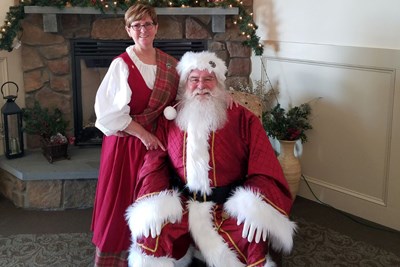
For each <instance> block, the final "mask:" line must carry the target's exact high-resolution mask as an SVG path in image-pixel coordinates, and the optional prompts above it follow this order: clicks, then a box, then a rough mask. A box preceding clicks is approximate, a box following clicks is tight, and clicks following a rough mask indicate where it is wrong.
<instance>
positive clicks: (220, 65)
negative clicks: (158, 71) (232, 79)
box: [176, 51, 227, 86]
mask: <svg viewBox="0 0 400 267" xmlns="http://www.w3.org/2000/svg"><path fill="white" fill-rule="evenodd" d="M194 69H198V70H208V71H209V72H213V73H215V76H216V77H217V80H218V82H219V83H220V84H223V83H224V82H225V79H226V77H225V73H226V71H227V68H226V65H225V62H224V61H223V60H222V59H220V58H218V57H217V55H216V54H215V53H214V52H209V51H203V52H186V53H185V54H184V55H183V56H182V58H181V60H180V61H179V63H178V66H177V67H176V70H177V71H178V74H179V75H180V85H181V86H182V85H184V83H185V82H186V80H187V78H188V76H189V74H190V72H191V71H192V70H194Z"/></svg>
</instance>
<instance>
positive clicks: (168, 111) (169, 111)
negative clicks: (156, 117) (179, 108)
mask: <svg viewBox="0 0 400 267" xmlns="http://www.w3.org/2000/svg"><path fill="white" fill-rule="evenodd" d="M163 113H164V117H165V118H166V119H167V120H169V121H172V120H174V119H175V118H176V115H177V112H176V109H175V108H174V107H171V106H168V107H165V109H164V112H163Z"/></svg>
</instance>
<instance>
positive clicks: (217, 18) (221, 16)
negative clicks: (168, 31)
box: [24, 6, 239, 32]
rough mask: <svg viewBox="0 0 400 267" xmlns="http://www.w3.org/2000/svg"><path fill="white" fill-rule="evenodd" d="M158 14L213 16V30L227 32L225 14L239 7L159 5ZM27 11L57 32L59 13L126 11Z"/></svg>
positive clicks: (31, 8) (120, 12)
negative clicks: (40, 15) (37, 15)
mask: <svg viewBox="0 0 400 267" xmlns="http://www.w3.org/2000/svg"><path fill="white" fill-rule="evenodd" d="M155 9H156V12H157V15H161V16H163V15H164V16H178V15H184V16H185V15H186V16H204V15H208V16H211V17H212V31H213V32H225V16H226V15H238V14H239V8H237V7H229V8H221V7H213V8H208V7H157V8H155ZM24 11H25V13H27V14H28V13H31V14H42V15H43V30H44V31H45V32H57V31H58V27H57V14H80V15H93V14H94V15H113V16H115V15H121V16H122V15H123V14H124V13H125V11H123V10H118V11H113V10H109V11H105V12H102V11H101V10H99V9H95V8H93V7H66V8H63V9H60V8H57V7H42V6H25V7H24Z"/></svg>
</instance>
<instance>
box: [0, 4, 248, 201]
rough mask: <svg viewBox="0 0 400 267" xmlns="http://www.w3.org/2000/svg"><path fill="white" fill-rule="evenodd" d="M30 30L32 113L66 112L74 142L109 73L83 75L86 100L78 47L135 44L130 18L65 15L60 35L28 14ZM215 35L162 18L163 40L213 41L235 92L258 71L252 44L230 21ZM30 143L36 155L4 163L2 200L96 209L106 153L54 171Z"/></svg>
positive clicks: (185, 20) (199, 22) (179, 19)
mask: <svg viewBox="0 0 400 267" xmlns="http://www.w3.org/2000/svg"><path fill="white" fill-rule="evenodd" d="M245 2H246V1H245ZM245 5H246V6H248V7H249V9H251V7H252V1H247V2H246V3H245ZM22 28H23V34H22V39H21V41H22V62H23V64H22V71H23V76H24V89H25V103H26V106H27V107H31V106H32V105H33V103H34V101H38V102H39V103H40V104H41V105H42V106H44V107H48V108H53V107H58V108H59V109H61V111H63V112H64V114H65V115H66V116H67V118H66V119H68V120H69V121H70V130H69V133H68V134H70V135H74V134H75V132H76V129H74V128H76V127H77V125H82V124H81V122H80V121H79V120H80V119H79V116H78V117H77V116H76V113H77V112H78V113H79V112H81V111H80V110H79V109H83V108H82V106H84V107H85V108H87V109H92V106H93V104H92V103H94V96H95V90H96V86H97V85H96V83H98V82H99V81H100V80H101V79H102V76H103V75H104V73H105V71H106V69H107V68H104V69H102V70H98V69H96V70H95V71H94V70H90V69H85V71H84V72H80V73H81V76H84V77H85V82H86V83H90V84H92V86H93V87H94V89H93V88H92V91H91V93H89V94H88V95H86V96H85V99H80V98H81V95H82V93H79V92H78V91H76V90H77V84H78V83H79V82H78V81H77V79H76V75H74V71H75V70H76V68H77V66H76V64H80V63H79V62H80V60H81V59H79V60H78V61H79V62H78V63H77V60H76V58H73V56H74V54H75V51H73V49H72V44H73V43H74V42H79V41H82V40H91V41H93V40H102V41H104V42H108V41H112V42H114V41H119V42H122V43H125V42H131V40H130V38H129V37H128V35H127V33H126V32H125V29H124V22H123V18H122V16H117V15H93V14H58V15H57V28H58V30H57V32H56V33H48V32H45V31H44V30H43V29H44V26H43V16H42V14H26V17H25V19H24V20H23V21H22ZM212 28H213V27H212V19H211V16H208V15H201V16H200V15H196V16H189V15H184V16H183V15H179V16H170V15H162V16H159V29H158V34H157V36H156V39H157V41H164V40H169V41H171V40H175V41H188V40H192V41H193V40H194V41H196V40H197V41H200V42H205V43H206V47H208V50H210V51H214V52H216V53H217V55H218V56H219V57H221V58H222V59H224V60H225V61H226V62H227V66H228V73H227V81H226V83H227V86H232V87H234V88H235V87H237V85H238V84H239V83H242V84H247V83H248V82H249V79H250V71H251V60H250V56H251V48H249V47H245V46H243V45H242V41H243V40H244V39H243V38H244V37H243V36H242V35H240V32H239V29H238V26H237V25H235V24H233V23H232V22H231V20H230V16H227V17H226V27H225V32H218V33H215V32H213V31H212ZM107 60H109V59H107ZM92 63H93V62H92ZM88 64H89V65H90V62H88ZM93 71H94V72H95V76H98V77H97V81H95V82H93V81H92V78H90V76H88V75H89V72H93ZM92 77H93V76H92ZM93 84H94V85H93ZM77 97H78V98H79V99H80V100H79V101H81V102H82V103H83V104H82V106H80V107H79V105H77V102H78V101H76V98H77ZM88 103H89V104H88ZM90 112H92V111H91V110H90V111H88V112H87V113H85V112H81V115H82V116H89V117H90V114H91V113H90ZM83 113H85V115H83ZM88 114H89V115H88ZM76 118H78V121H77V120H76ZM81 120H82V121H83V117H82V118H81ZM26 143H27V147H28V151H27V153H26V155H25V156H24V157H22V158H18V159H14V160H0V177H1V179H0V193H2V194H3V195H4V196H6V197H7V198H9V199H11V200H12V201H13V203H14V204H15V205H16V206H18V207H22V208H33V209H68V208H87V207H91V206H92V203H93V198H94V194H95V189H96V183H97V173H98V166H99V158H100V146H87V147H85V146H73V147H71V148H70V152H69V153H70V155H71V160H62V161H60V162H55V163H53V164H50V163H48V162H47V160H46V159H45V158H44V157H43V155H41V153H40V151H39V150H37V149H35V148H38V147H39V139H38V137H35V136H27V138H26Z"/></svg>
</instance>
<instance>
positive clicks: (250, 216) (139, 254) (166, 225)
mask: <svg viewBox="0 0 400 267" xmlns="http://www.w3.org/2000/svg"><path fill="white" fill-rule="evenodd" d="M158 129H159V130H158V137H159V138H160V140H161V141H162V142H163V143H164V144H165V145H166V147H167V151H165V152H164V151H162V150H161V149H158V150H155V151H149V152H148V153H147V155H146V157H145V162H144V165H143V168H142V170H141V172H140V175H139V182H138V185H137V186H136V188H137V190H138V192H137V195H138V199H137V201H136V202H135V203H134V204H133V205H132V206H131V207H130V208H129V209H128V210H127V221H128V224H129V227H130V229H131V232H132V240H133V242H132V246H131V249H130V256H129V262H130V265H131V266H174V263H175V264H177V262H178V263H179V262H181V263H182V262H183V263H184V262H186V260H187V259H188V258H190V257H191V255H190V253H191V251H192V250H196V251H200V252H201V255H202V256H203V257H204V260H205V261H206V262H207V264H208V265H209V266H221V267H222V266H230V267H233V266H267V264H268V262H267V261H268V248H269V246H271V247H272V248H274V249H276V250H283V251H284V252H289V251H290V250H291V248H292V245H293V234H294V231H295V228H296V226H295V224H294V223H293V222H291V221H290V220H289V218H288V213H289V211H290V209H291V205H292V199H291V195H290V192H289V190H288V184H287V182H286V180H285V178H284V176H283V172H282V169H281V167H280V165H279V162H278V160H277V158H276V156H275V153H274V151H273V149H272V147H271V144H270V143H269V140H268V137H267V135H266V133H265V130H264V129H263V127H262V125H261V122H260V120H259V118H257V117H256V116H255V115H254V114H253V113H251V112H250V111H248V110H247V109H246V108H244V107H242V106H239V107H233V109H228V110H227V121H226V123H225V125H224V127H223V128H222V129H219V130H217V131H215V132H210V133H209V135H208V136H207V135H206V136H202V134H199V133H196V132H191V131H189V130H188V131H185V132H184V131H182V130H180V128H179V127H178V126H177V124H176V123H175V121H167V120H165V119H161V121H160V124H159V128H158ZM171 170H172V171H173V172H174V173H175V176H176V178H177V179H178V180H179V183H181V186H180V190H178V189H173V188H172V186H171V181H172V178H171V176H172V174H171ZM182 185H184V186H185V188H184V190H182ZM192 192H197V194H193V193H192ZM238 222H239V225H238ZM245 225H246V226H245ZM243 227H247V228H248V229H249V230H248V231H249V232H251V231H253V230H254V229H258V231H257V232H256V233H255V235H254V238H253V240H252V242H249V241H248V240H247V237H245V238H243V237H242V231H243ZM157 233H160V234H159V235H157ZM249 235H250V234H249ZM257 235H260V236H261V238H260V236H259V238H258V239H259V240H260V239H261V240H260V242H258V243H257V242H255V241H254V240H255V239H257V238H256V236H257ZM263 236H264V237H265V236H267V240H266V241H263V238H262V237H263ZM179 259H180V261H178V260H179Z"/></svg>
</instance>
